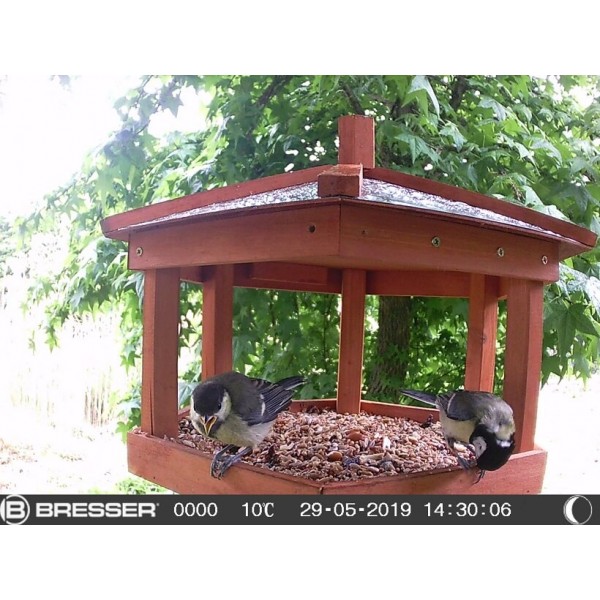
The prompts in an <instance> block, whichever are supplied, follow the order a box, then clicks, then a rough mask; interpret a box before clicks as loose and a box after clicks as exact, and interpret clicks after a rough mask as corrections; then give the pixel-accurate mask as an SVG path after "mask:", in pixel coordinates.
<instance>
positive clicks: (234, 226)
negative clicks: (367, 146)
mask: <svg viewBox="0 0 600 600" xmlns="http://www.w3.org/2000/svg"><path fill="white" fill-rule="evenodd" d="M339 203H340V201H339V199H334V198H332V199H324V200H319V201H318V202H314V201H313V202H312V203H310V202H308V203H302V206H300V203H298V205H294V206H293V207H289V206H288V207H287V208H285V209H284V208H281V209H277V210H272V209H271V210H268V211H265V210H262V211H256V212H249V213H244V214H237V215H228V216H221V217H220V218H214V217H211V218H206V219H203V220H201V221H195V222H194V221H188V222H185V223H180V224H172V225H169V226H164V227H161V228H159V229H156V228H155V229H147V230H140V231H134V232H132V233H131V241H130V243H129V267H130V268H131V269H149V268H158V267H170V266H177V267H197V266H199V265H200V266H201V265H216V264H223V263H248V262H262V261H273V260H281V261H288V262H304V261H303V260H301V259H302V258H304V257H307V256H314V255H321V256H330V255H333V254H337V252H338V250H339V219H340V206H339Z"/></svg>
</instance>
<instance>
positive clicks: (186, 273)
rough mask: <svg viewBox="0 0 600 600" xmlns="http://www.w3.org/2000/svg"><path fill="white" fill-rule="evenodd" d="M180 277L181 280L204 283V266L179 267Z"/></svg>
mask: <svg viewBox="0 0 600 600" xmlns="http://www.w3.org/2000/svg"><path fill="white" fill-rule="evenodd" d="M179 277H180V278H181V281H187V282H189V283H202V282H203V281H204V275H203V273H202V267H181V269H179Z"/></svg>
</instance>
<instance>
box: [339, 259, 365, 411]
mask: <svg viewBox="0 0 600 600" xmlns="http://www.w3.org/2000/svg"><path fill="white" fill-rule="evenodd" d="M366 282H367V277H366V273H365V271H362V270H358V269H345V270H344V272H343V273H342V315H341V323H340V354H339V366H338V386H337V411H338V412H339V413H345V412H347V413H355V414H357V413H358V412H360V400H361V391H362V367H363V344H364V332H365V293H366Z"/></svg>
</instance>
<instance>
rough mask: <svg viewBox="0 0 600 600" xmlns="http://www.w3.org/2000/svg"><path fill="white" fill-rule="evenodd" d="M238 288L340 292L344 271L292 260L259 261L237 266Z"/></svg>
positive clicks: (236, 279)
mask: <svg viewBox="0 0 600 600" xmlns="http://www.w3.org/2000/svg"><path fill="white" fill-rule="evenodd" d="M234 285H235V286H236V287H252V288H267V289H272V290H290V291H297V292H319V293H330V294H339V293H340V292H341V291H342V273H341V271H340V270H339V269H328V268H327V267H322V266H316V265H303V264H297V263H289V262H257V263H250V264H242V265H236V269H235V276H234Z"/></svg>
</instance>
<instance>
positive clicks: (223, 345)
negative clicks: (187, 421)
mask: <svg viewBox="0 0 600 600" xmlns="http://www.w3.org/2000/svg"><path fill="white" fill-rule="evenodd" d="M233 272H234V269H233V265H215V266H212V267H206V268H205V269H203V273H205V279H204V286H203V291H202V379H207V378H208V377H212V376H213V375H217V374H218V373H223V372H225V371H231V369H232V366H233V347H232V338H233Z"/></svg>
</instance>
